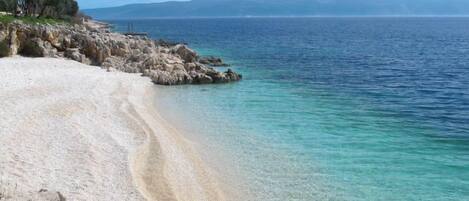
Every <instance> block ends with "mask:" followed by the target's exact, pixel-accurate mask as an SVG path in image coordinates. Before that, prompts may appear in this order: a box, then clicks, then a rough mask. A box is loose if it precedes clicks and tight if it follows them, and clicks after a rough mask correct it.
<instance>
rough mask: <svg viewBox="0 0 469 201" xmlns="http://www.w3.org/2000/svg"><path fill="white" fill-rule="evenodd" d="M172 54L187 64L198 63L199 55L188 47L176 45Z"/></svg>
mask: <svg viewBox="0 0 469 201" xmlns="http://www.w3.org/2000/svg"><path fill="white" fill-rule="evenodd" d="M172 52H173V53H174V54H177V55H179V56H180V57H181V59H182V60H184V62H185V63H192V62H196V61H197V53H196V52H195V51H194V50H191V49H189V48H187V46H186V45H182V44H179V45H176V46H174V47H173V49H172Z"/></svg>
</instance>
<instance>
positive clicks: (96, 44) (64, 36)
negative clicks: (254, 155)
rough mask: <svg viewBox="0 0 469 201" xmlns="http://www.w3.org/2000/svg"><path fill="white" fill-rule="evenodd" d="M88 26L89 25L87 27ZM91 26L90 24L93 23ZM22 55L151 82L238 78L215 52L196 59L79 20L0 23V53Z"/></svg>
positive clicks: (176, 47) (181, 48)
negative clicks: (219, 68) (224, 68)
mask: <svg viewBox="0 0 469 201" xmlns="http://www.w3.org/2000/svg"><path fill="white" fill-rule="evenodd" d="M92 27H93V26H92ZM94 27H95V26H94ZM18 53H20V54H22V55H25V56H32V57H66V58H69V59H72V60H75V61H78V62H81V63H85V64H93V65H97V66H101V67H102V68H104V69H107V70H108V71H114V70H117V71H122V72H128V73H142V75H143V76H148V77H150V78H151V80H152V81H153V82H154V83H155V84H162V85H176V84H208V83H225V82H231V81H236V80H239V79H241V76H240V75H238V74H236V73H235V72H233V71H231V70H228V71H227V72H223V73H222V72H218V71H216V70H215V69H213V68H208V67H206V66H205V65H204V64H206V65H214V66H224V65H225V64H224V63H223V61H222V60H221V59H219V58H216V57H207V58H202V59H199V58H198V56H197V53H196V52H195V51H194V50H191V49H190V48H188V47H187V46H186V45H184V44H173V43H168V42H164V41H153V40H150V39H148V38H142V37H130V36H124V35H121V34H118V33H110V32H109V31H102V30H100V29H96V28H93V29H90V28H87V27H86V26H82V25H74V26H67V25H37V24H22V23H18V22H14V23H9V24H6V25H5V24H1V23H0V57H2V56H10V55H16V54H18Z"/></svg>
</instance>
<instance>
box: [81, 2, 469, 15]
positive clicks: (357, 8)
mask: <svg viewBox="0 0 469 201" xmlns="http://www.w3.org/2000/svg"><path fill="white" fill-rule="evenodd" d="M84 12H85V13H87V14H89V15H91V16H93V17H95V18H98V19H122V18H156V17H227V16H347V15H468V14H469V0H193V1H189V2H175V1H172V2H163V3H150V4H130V5H125V6H119V7H111V8H98V9H88V10H84Z"/></svg>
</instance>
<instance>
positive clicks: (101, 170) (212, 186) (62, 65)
mask: <svg viewBox="0 0 469 201" xmlns="http://www.w3.org/2000/svg"><path fill="white" fill-rule="evenodd" d="M0 64H2V65H1V67H0V75H2V76H3V77H6V78H8V79H2V80H1V81H0V83H1V84H0V86H2V87H1V88H0V102H1V103H2V105H3V107H1V108H0V113H1V114H2V115H1V117H0V119H1V120H2V122H3V123H0V127H1V128H2V133H1V135H0V142H1V144H2V145H6V146H2V147H1V148H0V150H1V151H2V153H4V154H3V155H4V156H3V157H0V169H2V170H3V171H2V172H1V174H0V182H5V183H7V184H12V185H13V182H16V184H14V185H17V186H18V187H19V189H16V191H17V192H16V193H15V192H13V193H12V194H15V195H13V196H16V197H14V199H16V198H20V200H21V198H23V197H24V198H31V197H35V196H36V197H37V196H44V195H42V194H41V193H40V192H39V193H37V192H38V191H40V190H41V189H47V190H48V192H54V191H56V192H59V193H60V194H61V195H63V196H64V197H65V198H66V199H67V200H90V199H91V200H96V199H98V200H99V199H104V200H109V199H111V200H225V197H224V194H223V192H222V190H220V188H219V186H218V184H217V181H216V179H215V178H214V177H213V176H212V173H211V172H210V168H209V167H207V166H206V165H205V164H204V162H203V161H202V160H201V158H200V156H199V155H198V153H197V151H196V150H195V148H193V147H192V146H191V142H189V141H188V140H187V139H185V138H184V137H183V136H182V135H180V134H179V133H178V131H177V130H176V129H175V128H174V127H173V126H172V125H169V124H168V123H167V122H166V121H165V120H164V118H163V117H162V116H161V115H160V114H159V113H158V111H157V110H156V108H155V107H154V106H153V105H152V103H153V102H152V101H148V100H154V99H155V98H157V94H156V91H155V89H154V85H153V84H152V83H151V82H149V78H144V77H141V76H139V75H138V74H128V73H123V72H105V70H103V69H100V68H98V67H93V66H88V65H84V64H80V63H78V62H74V61H71V60H64V59H52V58H38V59H32V58H23V57H13V58H3V59H0ZM87 91H88V92H91V93H86V92H87ZM7 106H12V107H7ZM15 106H16V107H15ZM19 106H24V108H23V107H19ZM28 106H30V107H31V108H29V109H30V110H29V111H28ZM21 122H23V123H27V124H22V123H21ZM77 137H79V139H76V138H77ZM41 150H42V151H41ZM5 178H6V179H5ZM2 180H4V181H2ZM7 188H8V187H7ZM10 188H13V187H10ZM100 189H101V190H100ZM0 190H2V189H0ZM5 192H11V189H10V190H5ZM0 193H2V192H0ZM7 196H8V195H7Z"/></svg>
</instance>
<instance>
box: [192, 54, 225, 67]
mask: <svg viewBox="0 0 469 201" xmlns="http://www.w3.org/2000/svg"><path fill="white" fill-rule="evenodd" d="M199 62H200V63H201V64H205V65H210V66H230V65H229V64H226V63H225V62H223V60H222V59H221V58H218V57H214V56H208V57H201V58H200V59H199Z"/></svg>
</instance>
